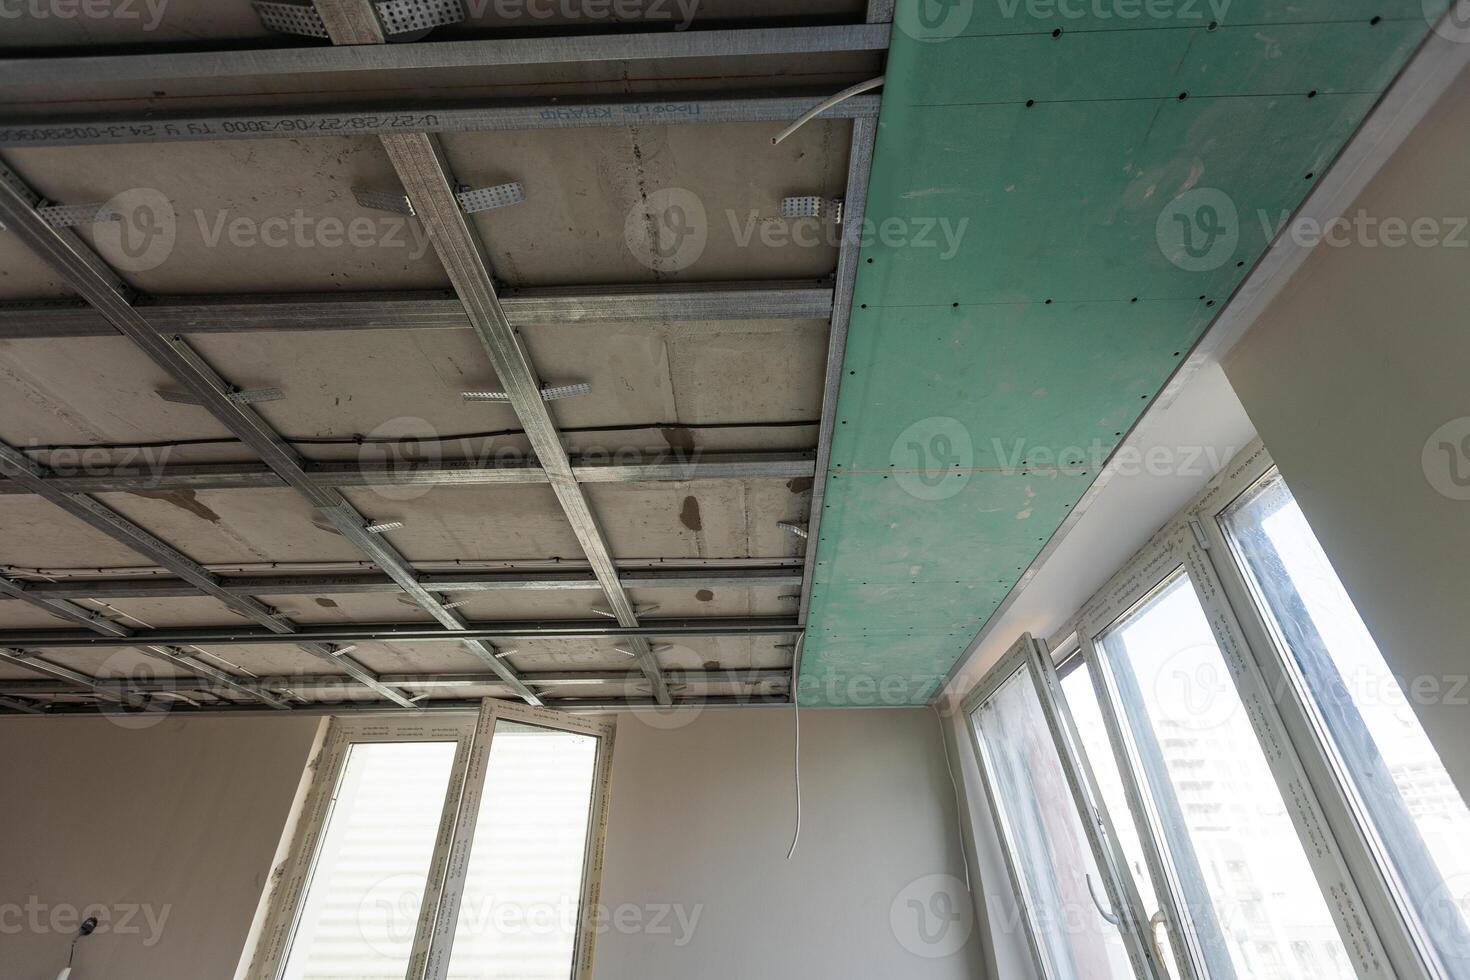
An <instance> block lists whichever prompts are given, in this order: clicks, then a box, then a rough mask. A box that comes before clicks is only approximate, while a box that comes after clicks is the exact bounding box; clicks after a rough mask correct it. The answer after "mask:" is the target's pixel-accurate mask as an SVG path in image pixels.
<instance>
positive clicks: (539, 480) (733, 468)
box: [0, 443, 816, 494]
mask: <svg viewBox="0 0 1470 980" xmlns="http://www.w3.org/2000/svg"><path fill="white" fill-rule="evenodd" d="M364 445H371V443H364ZM99 448H103V449H105V447H99ZM569 458H570V460H571V467H572V473H573V475H574V476H576V478H577V481H578V482H579V483H653V482H661V483H667V482H673V483H685V482H689V481H693V480H757V479H773V480H789V479H796V478H800V477H811V476H813V475H814V474H815V472H816V464H815V461H814V459H813V454H812V453H809V452H792V453H786V452H769V453H703V452H697V451H693V450H691V451H689V453H688V456H687V458H681V454H680V453H679V452H678V451H675V450H671V451H669V452H667V453H659V454H657V455H646V456H637V457H635V456H634V455H633V454H631V453H629V454H621V458H606V457H602V456H596V457H589V458H585V459H584V458H581V457H569ZM86 469H87V472H86V473H85V474H82V475H71V474H66V475H53V476H49V477H46V478H45V480H46V483H47V484H48V485H49V486H51V487H52V488H54V489H55V490H57V491H60V492H62V493H131V492H134V491H140V490H143V491H147V490H266V489H274V488H279V487H284V486H288V485H289V484H288V483H287V481H286V480H285V479H284V478H283V477H282V476H281V475H280V474H278V473H277V472H275V471H274V470H272V469H271V468H270V467H269V466H267V465H265V464H263V463H188V464H175V465H172V466H170V465H167V464H164V465H161V466H158V467H156V468H138V467H130V466H114V467H109V466H100V467H99V466H94V465H88V466H87V467H86ZM301 470H302V472H304V473H306V474H307V475H308V476H309V477H310V478H311V479H312V480H313V482H315V483H316V484H317V485H318V486H321V487H328V488H337V487H393V486H426V487H451V486H486V485H496V486H511V485H522V484H545V483H550V482H551V480H550V477H548V476H547V475H546V472H545V470H543V469H542V468H541V466H540V465H539V464H538V463H537V462H536V460H534V459H514V460H504V459H501V460H490V461H483V460H478V459H448V460H440V461H438V462H434V463H412V462H402V463H398V462H395V463H392V464H387V465H372V464H359V463H326V462H308V461H305V460H303V461H302V463H301ZM32 492H34V491H32V490H31V489H30V488H29V487H28V486H26V485H25V484H21V483H18V482H16V481H11V480H4V479H0V494H22V493H32Z"/></svg>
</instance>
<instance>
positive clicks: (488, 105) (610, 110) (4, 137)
mask: <svg viewBox="0 0 1470 980" xmlns="http://www.w3.org/2000/svg"><path fill="white" fill-rule="evenodd" d="M828 94H830V93H829V92H827V91H825V90H824V91H821V92H810V91H806V92H802V93H800V94H792V93H786V94H781V95H766V96H742V95H730V94H728V93H720V92H694V93H683V94H674V93H671V94H669V95H663V96H629V97H628V98H626V99H620V100H617V101H598V100H576V99H564V100H560V101H555V102H541V103H538V104H533V105H526V104H524V103H505V102H485V103H483V104H480V105H470V106H465V105H463V104H456V105H453V106H447V107H446V106H442V105H435V104H433V103H424V104H420V105H415V106H409V107H402V106H399V107H391V108H390V107H387V106H385V107H383V108H380V109H362V108H360V107H357V106H353V107H347V106H341V107H337V108H332V107H327V108H323V107H322V106H320V105H312V106H307V107H298V108H294V109H292V108H286V109H280V108H271V109H270V110H255V111H253V112H250V111H246V112H231V113H223V112H218V111H204V112H198V111H196V112H171V113H170V112H161V111H146V112H128V113H116V114H113V115H105V116H90V117H80V118H75V119H72V118H68V119H64V120H49V121H39V120H25V119H11V120H0V149H6V148H10V149H14V148H24V147H35V146H101V145H107V144H113V143H181V142H198V141H207V142H220V141H222V140H253V139H287V138H290V139H301V138H304V137H312V136H342V135H346V134H350V135H354V136H384V135H390V134H395V133H400V134H401V133H415V132H419V133H423V132H430V133H476V132H480V133H494V132H515V131H523V130H533V129H585V128H588V127H603V126H635V125H636V126H654V125H658V126H670V125H684V124H696V123H705V124H724V123H751V122H783V123H784V122H790V121H791V120H792V119H795V118H797V117H798V116H800V115H801V114H802V113H804V112H806V111H808V110H809V109H810V108H811V107H812V103H813V102H814V101H817V100H820V99H821V98H823V97H824V96H826V95H828ZM877 115H878V97H877V96H869V95H859V96H855V97H853V98H851V99H848V100H846V101H844V102H841V103H839V104H837V105H835V106H832V107H831V108H828V109H825V110H823V112H822V113H821V115H820V116H818V117H817V118H820V119H875V118H877Z"/></svg>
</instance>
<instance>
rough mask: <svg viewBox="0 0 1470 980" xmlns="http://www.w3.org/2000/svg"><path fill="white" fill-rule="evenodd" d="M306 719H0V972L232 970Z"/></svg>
mask: <svg viewBox="0 0 1470 980" xmlns="http://www.w3.org/2000/svg"><path fill="white" fill-rule="evenodd" d="M317 722H318V719H315V718H305V717H302V718H275V717H241V718H210V719H191V720H187V721H185V720H183V719H179V718H177V717H175V718H170V719H167V720H164V721H161V722H160V723H159V724H157V725H156V726H154V727H151V728H148V729H146V730H128V729H124V728H120V727H118V726H117V725H115V724H113V723H112V722H111V721H109V720H106V719H102V718H96V719H93V718H86V719H82V718H75V719H73V718H68V719H59V718H46V719H40V718H36V719H32V718H17V719H4V720H0V786H3V787H4V805H3V806H0V975H3V976H4V978H5V980H53V978H54V977H55V976H56V973H57V971H58V970H59V969H60V968H61V967H62V966H63V965H65V963H66V952H67V947H68V946H69V945H70V942H71V937H72V934H73V933H74V932H75V930H76V926H77V922H78V921H79V917H82V916H85V915H93V914H95V915H98V916H99V918H101V917H104V916H105V917H106V918H107V919H108V920H109V921H108V922H107V923H105V924H104V926H103V928H101V929H99V930H98V933H97V934H96V935H93V936H90V937H88V938H87V939H84V940H83V941H82V943H81V945H80V946H79V947H78V950H77V965H76V973H75V977H76V978H77V980H89V978H92V977H96V978H99V980H100V978H104V977H105V978H106V980H159V978H162V977H181V978H182V977H189V978H196V977H197V978H200V980H205V978H209V980H223V978H228V977H230V976H232V975H233V974H234V972H235V965H236V961H237V960H238V959H239V957H240V951H241V949H242V947H243V945H244V942H245V937H246V933H247V932H248V931H249V929H250V925H251V919H252V917H253V916H254V914H255V909H256V904H257V902H258V901H259V897H260V894H261V891H262V889H263V888H264V887H265V882H266V877H267V875H268V874H269V872H270V867H271V861H272V858H273V856H274V854H275V850H276V845H277V843H278V841H279V838H280V834H281V827H282V826H283V824H284V822H285V820H286V818H287V814H288V812H289V811H290V808H291V803H292V800H293V798H294V796H295V793H296V789H297V786H298V785H299V783H300V781H301V774H302V772H303V770H304V768H305V766H306V761H307V755H308V754H309V752H310V749H311V744H312V739H313V736H314V734H315V732H316V728H317ZM89 906H100V907H102V909H105V910H106V911H105V912H103V911H100V910H97V909H93V910H90V911H88V907H89Z"/></svg>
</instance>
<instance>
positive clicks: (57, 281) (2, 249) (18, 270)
mask: <svg viewBox="0 0 1470 980" xmlns="http://www.w3.org/2000/svg"><path fill="white" fill-rule="evenodd" d="M71 295H73V294H72V291H71V290H70V289H69V288H68V287H67V286H66V285H65V284H64V283H63V282H62V281H61V278H60V277H59V276H57V275H56V273H55V272H53V271H52V270H51V267H50V266H48V265H46V263H44V262H42V261H41V260H40V259H38V258H36V256H35V255H34V254H33V253H32V252H31V251H30V249H28V248H26V247H25V246H24V245H22V244H21V243H20V242H19V241H17V240H16V239H15V238H14V237H13V236H11V235H9V234H7V233H6V232H3V231H0V300H5V301H7V302H8V301H13V300H24V299H64V298H67V297H70V296H71Z"/></svg>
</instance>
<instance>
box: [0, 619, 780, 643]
mask: <svg viewBox="0 0 1470 980" xmlns="http://www.w3.org/2000/svg"><path fill="white" fill-rule="evenodd" d="M795 632H798V627H797V625H796V619H795V617H791V616H749V617H745V618H723V617H707V618H685V619H661V620H648V621H645V622H643V623H641V624H639V625H637V626H623V625H621V624H617V625H611V624H609V623H608V621H607V620H603V619H599V620H594V621H587V620H575V619H553V620H527V621H520V620H517V621H511V622H494V623H470V624H468V625H467V627H466V628H465V629H464V630H463V631H459V630H450V629H436V628H434V627H432V626H426V625H425V624H423V623H421V622H419V623H353V624H346V625H337V626H297V627H294V628H293V630H292V632H290V633H285V634H282V633H275V632H272V631H270V630H263V629H236V628H230V627H224V628H221V627H186V628H181V629H155V630H136V631H134V632H133V633H132V634H130V635H129V636H126V637H115V636H101V635H99V634H97V633H78V632H74V631H71V630H4V631H0V646H7V647H34V648H35V649H38V650H40V649H66V648H70V647H76V648H78V649H80V648H83V647H90V648H107V649H116V648H119V647H130V646H137V645H139V644H144V645H153V644H158V645H163V646H194V645H200V646H203V645H206V644H211V643H214V644H220V643H224V644H230V645H234V646H274V645H282V644H293V643H298V644H299V643H384V642H402V643H462V642H464V641H465V640H485V641H489V640H565V639H588V638H593V639H596V638H605V639H618V640H623V639H629V638H632V639H647V638H648V637H690V636H739V637H752V636H785V635H787V634H790V633H795Z"/></svg>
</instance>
